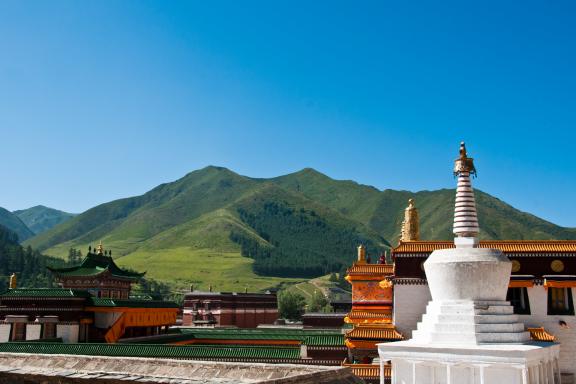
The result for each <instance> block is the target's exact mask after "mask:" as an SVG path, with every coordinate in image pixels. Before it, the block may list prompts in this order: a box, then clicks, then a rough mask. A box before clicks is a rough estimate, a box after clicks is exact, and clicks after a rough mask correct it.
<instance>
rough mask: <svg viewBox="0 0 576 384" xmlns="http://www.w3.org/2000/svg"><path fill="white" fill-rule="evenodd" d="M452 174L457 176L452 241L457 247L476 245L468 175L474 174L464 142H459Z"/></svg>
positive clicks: (472, 191) (474, 203)
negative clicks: (458, 150) (458, 152)
mask: <svg viewBox="0 0 576 384" xmlns="http://www.w3.org/2000/svg"><path fill="white" fill-rule="evenodd" d="M454 175H455V176H457V177H458V186H457V187H456V204H455V207H454V235H455V237H456V238H455V239H454V243H455V244H456V246H457V247H476V246H477V245H478V234H479V231H480V228H479V226H478V217H477V214H476V201H475V199H474V190H473V189H472V184H471V182H470V175H476V168H475V167H474V160H473V159H472V158H470V157H468V154H467V152H466V144H464V142H461V143H460V156H459V157H458V158H457V159H456V160H455V161H454Z"/></svg>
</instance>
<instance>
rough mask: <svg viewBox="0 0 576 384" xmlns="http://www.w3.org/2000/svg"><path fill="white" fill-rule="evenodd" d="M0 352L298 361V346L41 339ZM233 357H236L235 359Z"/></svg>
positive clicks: (4, 347)
mask: <svg viewBox="0 0 576 384" xmlns="http://www.w3.org/2000/svg"><path fill="white" fill-rule="evenodd" d="M0 352H12V353H33V354H64V355H86V356H131V357H154V358H176V359H202V360H220V359H234V360H235V361H242V360H243V359H246V360H256V361H258V360H264V361H269V360H295V361H296V360H300V359H301V357H300V347H280V346H275V347H259V346H235V345H226V346H223V347H218V346H211V347H210V348H206V346H203V345H191V346H188V345H149V344H144V345H142V344H104V343H98V344H90V343H80V344H62V343H44V342H22V343H0ZM236 359H237V360H236Z"/></svg>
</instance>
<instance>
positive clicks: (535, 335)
mask: <svg viewBox="0 0 576 384" xmlns="http://www.w3.org/2000/svg"><path fill="white" fill-rule="evenodd" d="M528 332H530V337H531V338H532V340H535V341H554V340H556V337H555V336H554V335H552V334H550V333H548V332H547V331H546V330H545V329H544V327H540V328H528Z"/></svg>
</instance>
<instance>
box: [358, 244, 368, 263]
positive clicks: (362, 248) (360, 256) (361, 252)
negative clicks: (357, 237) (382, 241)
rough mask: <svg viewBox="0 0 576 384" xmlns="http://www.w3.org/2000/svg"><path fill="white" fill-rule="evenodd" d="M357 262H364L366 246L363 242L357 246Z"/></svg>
mask: <svg viewBox="0 0 576 384" xmlns="http://www.w3.org/2000/svg"><path fill="white" fill-rule="evenodd" d="M358 264H366V247H365V246H364V245H363V244H360V245H359V246H358Z"/></svg>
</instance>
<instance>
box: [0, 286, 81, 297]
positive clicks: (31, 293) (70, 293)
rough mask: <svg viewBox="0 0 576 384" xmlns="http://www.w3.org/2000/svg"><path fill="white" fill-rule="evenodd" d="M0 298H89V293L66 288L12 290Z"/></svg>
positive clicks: (0, 295)
mask: <svg viewBox="0 0 576 384" xmlns="http://www.w3.org/2000/svg"><path fill="white" fill-rule="evenodd" d="M0 297H4V298H5V297H80V298H88V297H91V295H90V292H88V291H84V290H80V289H68V288H14V289H9V290H7V291H6V292H3V293H2V294H0Z"/></svg>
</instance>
